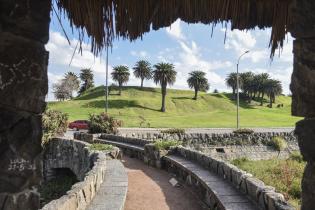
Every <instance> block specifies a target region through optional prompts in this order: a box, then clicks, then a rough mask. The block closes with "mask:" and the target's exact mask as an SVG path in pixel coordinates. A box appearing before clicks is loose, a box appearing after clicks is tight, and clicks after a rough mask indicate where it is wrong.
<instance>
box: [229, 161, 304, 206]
mask: <svg viewBox="0 0 315 210" xmlns="http://www.w3.org/2000/svg"><path fill="white" fill-rule="evenodd" d="M297 157H298V158H297ZM232 163H233V164H234V165H236V166H237V167H239V168H240V169H242V170H244V171H247V172H249V173H251V174H253V175H254V176H255V177H256V178H258V179H260V180H262V181H263V182H265V184H266V185H269V186H273V187H275V188H276V191H277V192H280V193H282V194H283V195H284V196H285V198H286V199H287V200H289V202H290V203H291V204H292V205H293V206H295V207H296V208H297V209H300V204H301V192H302V190H301V180H302V175H303V171H304V167H305V162H303V161H302V160H301V158H299V156H298V155H294V156H292V157H291V158H289V159H288V160H279V159H272V160H259V161H250V160H247V159H236V160H233V161H232Z"/></svg>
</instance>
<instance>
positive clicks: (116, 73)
mask: <svg viewBox="0 0 315 210" xmlns="http://www.w3.org/2000/svg"><path fill="white" fill-rule="evenodd" d="M111 74H112V79H113V80H114V81H117V82H118V86H119V95H121V88H122V86H123V84H125V83H127V82H128V81H129V76H130V73H129V68H128V67H127V66H116V67H114V69H113V72H112V73H111Z"/></svg>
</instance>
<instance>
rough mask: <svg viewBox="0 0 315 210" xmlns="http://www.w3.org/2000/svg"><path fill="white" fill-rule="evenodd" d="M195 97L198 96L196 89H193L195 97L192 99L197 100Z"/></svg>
mask: <svg viewBox="0 0 315 210" xmlns="http://www.w3.org/2000/svg"><path fill="white" fill-rule="evenodd" d="M197 97H198V89H195V97H194V100H197Z"/></svg>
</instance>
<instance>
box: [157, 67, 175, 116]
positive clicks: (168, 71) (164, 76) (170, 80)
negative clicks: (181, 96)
mask: <svg viewBox="0 0 315 210" xmlns="http://www.w3.org/2000/svg"><path fill="white" fill-rule="evenodd" d="M154 69H155V70H154V71H153V80H154V82H155V83H156V84H160V85H161V89H162V107H161V111H162V112H165V96H166V88H167V85H173V84H174V83H175V81H176V74H177V72H176V71H175V70H174V65H173V64H170V63H158V64H156V65H154Z"/></svg>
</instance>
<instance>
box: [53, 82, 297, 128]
mask: <svg viewBox="0 0 315 210" xmlns="http://www.w3.org/2000/svg"><path fill="white" fill-rule="evenodd" d="M112 94H113V95H110V96H109V113H110V114H111V115H112V116H114V117H115V118H118V119H121V120H123V121H124V127H139V126H140V124H141V122H143V123H142V125H143V126H146V127H147V126H150V127H174V128H187V127H235V126H236V106H235V101H233V100H231V99H230V98H231V97H230V96H231V95H230V94H206V93H200V94H199V98H198V100H197V101H195V100H192V98H193V95H194V93H193V91H189V90H173V89H168V92H167V96H166V112H165V113H162V112H160V111H159V110H160V108H161V92H160V89H159V88H156V89H154V88H145V89H144V90H140V89H139V88H136V87H126V88H124V90H123V92H122V95H121V96H119V95H116V92H112ZM277 104H283V105H284V107H282V108H276V105H277ZM266 105H267V103H265V104H264V106H259V103H258V102H252V104H251V105H247V104H246V103H244V102H242V101H241V108H240V122H241V127H291V126H294V124H295V122H297V121H298V120H299V119H300V118H297V117H292V116H291V111H290V110H291V98H290V97H286V96H280V97H277V99H276V104H275V105H274V108H272V109H270V108H268V107H266ZM48 106H49V107H50V108H53V109H57V110H61V111H63V112H66V113H68V114H69V117H70V120H76V119H87V118H88V116H89V114H90V113H100V112H103V111H104V110H105V100H104V88H103V87H97V88H95V89H92V90H90V91H89V92H87V93H86V94H85V95H83V96H82V97H80V98H78V99H75V100H72V101H65V102H50V103H49V104H48Z"/></svg>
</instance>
